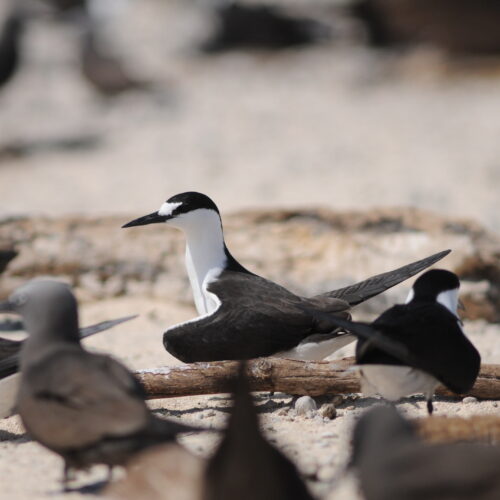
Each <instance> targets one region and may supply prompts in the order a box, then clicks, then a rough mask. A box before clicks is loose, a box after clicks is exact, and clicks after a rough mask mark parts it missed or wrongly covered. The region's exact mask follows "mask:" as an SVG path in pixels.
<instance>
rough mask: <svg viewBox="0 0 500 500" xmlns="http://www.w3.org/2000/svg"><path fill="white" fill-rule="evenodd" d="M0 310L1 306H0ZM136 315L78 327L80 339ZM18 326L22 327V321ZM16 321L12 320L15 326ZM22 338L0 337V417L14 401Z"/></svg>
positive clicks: (17, 382)
mask: <svg viewBox="0 0 500 500" xmlns="http://www.w3.org/2000/svg"><path fill="white" fill-rule="evenodd" d="M0 312H2V311H1V308H0ZM136 317H137V316H136V315H134V316H125V317H123V318H117V319H113V320H108V321H102V322H100V323H96V324H95V325H91V326H87V327H85V328H80V339H84V338H86V337H90V336H91V335H95V334H96V333H99V332H103V331H105V330H109V329H110V328H113V327H114V326H117V325H119V324H121V323H124V322H125V321H129V320H131V319H134V318H136ZM19 323H20V325H19V326H20V328H21V329H22V328H23V324H22V322H19ZM17 324H18V323H17V322H12V325H13V326H17ZM23 343H24V341H23V340H12V339H6V338H3V337H0V419H2V418H6V417H9V416H10V415H12V413H13V411H14V407H15V403H16V396H17V391H18V388H19V382H20V376H19V373H18V372H19V358H20V356H19V354H20V351H21V348H22V345H23Z"/></svg>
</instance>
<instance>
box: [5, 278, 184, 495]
mask: <svg viewBox="0 0 500 500" xmlns="http://www.w3.org/2000/svg"><path fill="white" fill-rule="evenodd" d="M8 307H10V309H11V310H13V311H14V312H17V313H19V314H21V315H22V317H23V321H24V324H25V325H26V330H27V331H28V333H29V337H28V339H27V340H26V342H25V343H24V345H23V348H22V352H21V386H20V389H19V394H18V400H17V407H18V411H19V415H20V416H21V419H22V421H23V424H24V426H25V427H26V430H27V431H28V433H29V434H30V435H31V436H32V437H33V439H35V440H36V441H38V442H39V443H40V444H42V445H43V446H45V447H47V448H48V449H50V450H52V451H54V452H56V453H58V454H59V455H60V456H61V457H62V458H63V460H64V463H65V466H64V485H65V487H67V484H68V479H69V473H70V472H71V471H72V470H73V469H82V468H87V467H89V466H91V465H93V464H105V465H107V466H108V467H109V470H110V472H111V470H112V467H113V466H115V465H122V464H124V463H125V462H126V461H127V460H128V459H129V458H130V457H131V456H132V455H133V454H134V453H136V452H138V451H140V450H142V449H144V448H146V447H149V446H152V445H154V444H158V443H161V442H165V441H170V440H173V439H174V438H175V436H176V434H178V433H180V432H189V431H191V430H193V429H192V428H190V427H188V426H186V425H183V424H180V423H176V422H171V421H167V420H164V419H160V418H158V417H155V416H154V415H153V414H152V413H151V412H150V410H149V409H148V407H147V406H146V403H145V402H144V392H143V389H142V386H141V385H140V384H139V382H138V381H137V380H136V378H135V377H134V376H133V375H132V374H131V373H130V372H129V371H128V370H127V368H125V367H124V366H123V365H122V364H121V363H119V362H117V361H115V360H114V359H112V358H110V357H108V356H105V355H102V354H93V353H90V352H87V351H86V350H85V349H84V348H83V347H82V346H81V344H80V334H79V329H78V312H77V304H76V300H75V297H74V296H73V294H72V293H71V291H70V289H69V288H68V287H67V286H66V285H64V284H62V283H59V282H55V281H48V280H34V281H31V282H29V283H28V284H26V285H24V286H22V287H20V288H19V289H17V290H16V291H15V292H14V293H13V294H12V295H11V296H10V298H9V299H8V301H7V303H4V304H3V309H4V310H5V309H7V308H8Z"/></svg>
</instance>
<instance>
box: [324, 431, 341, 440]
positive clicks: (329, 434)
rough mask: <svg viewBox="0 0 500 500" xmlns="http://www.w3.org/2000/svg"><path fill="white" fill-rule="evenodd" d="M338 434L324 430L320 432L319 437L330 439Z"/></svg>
mask: <svg viewBox="0 0 500 500" xmlns="http://www.w3.org/2000/svg"><path fill="white" fill-rule="evenodd" d="M338 436H339V435H338V434H337V433H335V432H325V433H324V434H321V436H320V438H321V439H332V438H336V437H338Z"/></svg>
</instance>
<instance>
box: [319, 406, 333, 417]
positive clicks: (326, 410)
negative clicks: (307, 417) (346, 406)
mask: <svg viewBox="0 0 500 500" xmlns="http://www.w3.org/2000/svg"><path fill="white" fill-rule="evenodd" d="M319 414H320V415H321V416H322V417H325V418H326V419H330V420H333V419H334V418H335V417H336V416H337V409H336V408H335V405H334V404H332V403H329V404H326V405H323V406H322V407H321V408H320V409H319Z"/></svg>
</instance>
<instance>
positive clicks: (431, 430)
mask: <svg viewBox="0 0 500 500" xmlns="http://www.w3.org/2000/svg"><path fill="white" fill-rule="evenodd" d="M413 422H414V423H415V424H416V426H417V429H418V433H419V435H420V436H421V437H422V438H423V439H424V440H425V441H428V442H429V443H454V442H459V441H481V442H483V443H487V444H498V443H500V417H498V416H496V415H474V416H472V417H468V418H464V417H446V416H439V417H438V416H435V415H433V416H432V417H427V418H418V419H415V420H413Z"/></svg>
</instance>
